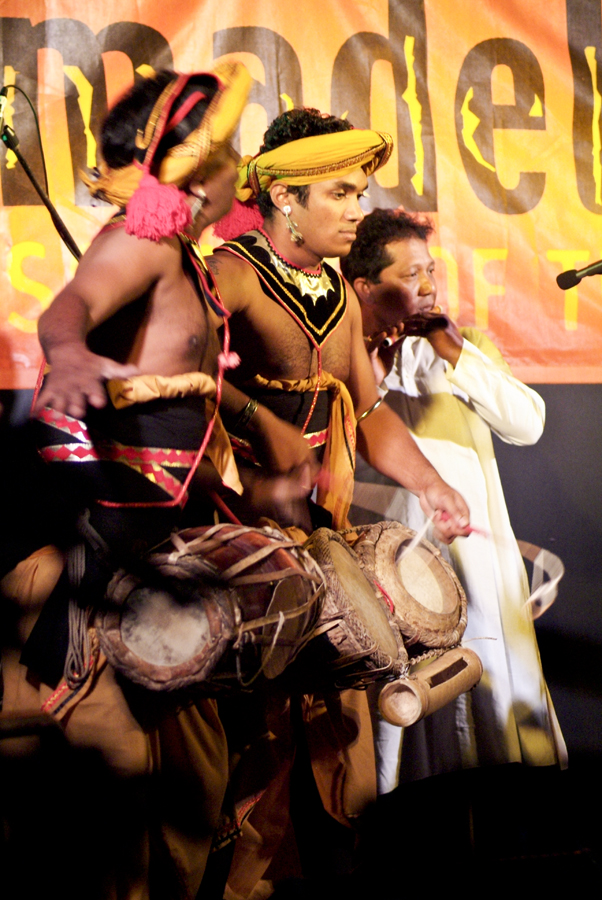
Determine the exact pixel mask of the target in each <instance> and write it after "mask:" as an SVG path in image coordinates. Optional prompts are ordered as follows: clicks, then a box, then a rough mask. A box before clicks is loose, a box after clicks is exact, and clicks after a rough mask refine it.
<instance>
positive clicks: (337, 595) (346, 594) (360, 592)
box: [299, 528, 407, 687]
mask: <svg viewBox="0 0 602 900" xmlns="http://www.w3.org/2000/svg"><path fill="white" fill-rule="evenodd" d="M304 548H305V549H306V550H307V551H308V552H309V553H310V554H311V556H312V557H313V558H314V560H315V561H316V562H317V564H318V566H319V567H320V569H321V571H322V572H323V574H324V578H325V581H326V593H325V596H324V600H323V604H322V612H321V615H320V619H319V622H318V625H317V627H316V630H315V632H314V637H313V639H312V640H311V641H310V642H309V644H308V647H307V649H306V650H305V651H304V653H303V655H302V658H301V659H300V660H299V665H301V663H304V664H305V665H307V663H308V661H310V664H311V660H312V659H313V660H315V667H317V668H318V669H320V670H322V671H323V672H326V673H327V678H326V680H327V681H328V680H329V679H330V680H331V682H332V681H334V684H335V685H336V686H337V687H362V686H364V685H366V684H367V683H369V682H371V681H377V680H380V679H386V678H395V677H398V676H399V675H400V674H401V673H402V672H403V671H405V667H406V665H407V654H406V652H405V649H404V646H403V641H402V640H401V637H400V635H399V632H398V630H397V629H396V627H395V625H394V622H393V619H392V616H391V615H390V613H389V611H388V610H387V609H386V607H385V606H384V605H383V604H382V603H381V602H380V600H379V599H378V597H377V594H376V591H375V588H374V586H373V584H372V582H371V580H370V578H369V576H368V575H367V574H366V573H365V572H363V571H362V568H361V566H360V565H359V562H358V559H357V556H356V555H355V553H354V551H353V550H352V549H351V548H350V547H349V545H348V544H347V542H346V541H345V540H344V539H343V538H342V537H341V536H340V535H338V534H337V533H336V532H334V531H330V529H328V528H319V529H318V530H317V531H314V533H313V534H312V535H311V537H310V538H309V539H308V540H307V541H306V543H305V544H304ZM308 668H309V667H308Z"/></svg>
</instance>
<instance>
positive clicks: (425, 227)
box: [341, 209, 433, 284]
mask: <svg viewBox="0 0 602 900" xmlns="http://www.w3.org/2000/svg"><path fill="white" fill-rule="evenodd" d="M432 231H433V226H432V224H431V222H430V221H429V220H428V219H425V218H421V217H420V216H417V215H413V214H411V213H407V212H403V211H402V210H397V209H375V210H374V211H373V212H371V213H370V215H368V216H366V218H365V219H364V221H363V222H360V224H359V225H358V229H357V237H356V239H355V240H354V242H353V244H352V245H351V250H350V252H349V253H348V254H347V256H345V257H343V258H342V259H341V272H342V273H343V275H344V276H345V278H346V279H347V281H348V282H349V284H353V282H354V281H355V279H356V278H365V279H366V280H367V281H370V282H372V284H377V283H378V282H379V281H380V273H381V272H382V270H383V269H386V268H387V266H390V265H392V263H393V260H392V258H391V256H390V255H389V254H388V253H387V244H392V243H394V242H395V241H407V240H409V239H410V238H418V240H421V241H426V240H428V237H429V235H430V234H432Z"/></svg>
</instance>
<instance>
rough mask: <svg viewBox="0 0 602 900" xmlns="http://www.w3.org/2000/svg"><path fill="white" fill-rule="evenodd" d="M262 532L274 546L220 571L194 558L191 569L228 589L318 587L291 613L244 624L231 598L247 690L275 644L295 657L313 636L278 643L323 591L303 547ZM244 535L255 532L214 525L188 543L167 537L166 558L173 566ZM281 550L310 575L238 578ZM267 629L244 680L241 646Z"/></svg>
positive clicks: (291, 571)
mask: <svg viewBox="0 0 602 900" xmlns="http://www.w3.org/2000/svg"><path fill="white" fill-rule="evenodd" d="M264 531H265V532H266V533H268V534H269V536H270V537H272V538H274V539H275V542H274V544H269V545H267V546H265V547H261V548H259V549H258V550H256V551H255V552H254V553H252V554H250V555H248V556H246V557H244V558H243V559H240V560H238V562H236V563H233V564H232V565H231V566H229V567H228V568H227V569H225V570H224V571H219V570H218V569H217V567H216V566H215V565H214V564H213V563H211V562H210V561H208V560H204V559H202V558H201V559H199V558H198V557H196V556H195V559H194V562H195V567H199V568H201V569H203V568H205V569H206V570H207V572H208V573H209V574H211V576H212V577H213V578H215V579H216V581H219V582H223V583H225V584H226V585H227V586H228V587H229V588H230V587H240V586H245V585H251V584H269V583H272V582H280V581H282V580H284V579H285V578H289V577H298V578H303V579H305V580H306V581H312V582H314V583H315V584H317V585H318V587H317V589H316V590H315V591H314V592H313V594H312V595H311V597H310V598H309V599H308V600H306V601H305V603H303V604H301V605H300V606H298V607H296V608H295V609H292V610H285V611H282V610H280V611H279V612H277V613H272V614H270V615H266V616H261V617H260V618H255V619H250V620H249V621H246V622H245V621H243V620H242V616H241V613H240V605H239V603H238V601H237V600H236V599H235V598H234V597H231V601H232V604H233V611H234V618H235V626H236V630H237V634H236V637H235V641H234V644H233V645H232V649H233V650H235V651H237V656H236V676H237V680H238V682H239V683H240V685H241V687H243V688H247V687H250V686H251V685H252V684H253V682H254V681H255V680H256V679H257V678H258V677H259V676H260V675H261V674H262V673H263V672H264V671H265V669H266V667H267V664H268V662H269V660H270V658H271V657H272V655H273V653H274V650H275V649H276V646H277V644H278V642H280V644H281V645H287V646H296V647H297V653H299V652H300V651H301V649H302V648H303V647H304V646H305V644H306V643H307V642H308V641H309V640H310V639H311V638H312V637H313V636H314V630H313V629H311V630H310V631H309V633H308V634H307V635H306V636H305V638H304V639H303V640H301V641H300V640H299V639H296V640H290V641H289V640H280V641H279V638H280V634H281V632H282V629H283V627H284V625H285V623H286V622H287V621H289V620H291V619H295V618H300V617H301V616H303V615H305V614H306V613H307V612H309V611H310V610H311V609H312V607H314V606H315V604H316V603H317V601H318V599H319V598H320V597H321V595H322V594H323V593H324V590H325V586H324V580H323V577H322V573H321V572H320V569H319V567H318V565H317V563H316V562H315V561H314V560H313V559H312V557H311V556H310V555H309V554H308V553H307V552H306V551H304V550H303V547H302V545H301V544H300V543H299V542H297V541H291V540H290V539H288V538H286V537H284V535H282V534H281V533H280V532H279V531H277V530H275V529H273V528H265V529H264ZM220 532H221V533H220ZM248 533H255V529H253V528H248V527H246V526H244V525H243V526H241V527H240V528H234V530H233V529H232V526H231V525H229V524H228V523H223V522H221V523H219V524H217V525H214V526H213V527H212V528H209V529H208V530H207V531H206V532H205V533H204V534H203V535H201V536H200V537H198V538H195V539H194V540H192V541H190V542H188V543H187V542H186V541H185V540H183V538H182V537H181V536H180V535H179V534H177V533H174V534H172V535H171V542H172V544H173V545H174V547H176V550H175V551H173V553H171V554H169V556H168V562H169V563H174V562H176V561H181V559H182V557H183V556H193V555H194V554H196V553H197V552H198V551H199V550H200V549H201V548H202V549H204V550H205V551H207V552H208V551H210V550H212V549H215V548H216V547H219V546H220V545H222V544H226V543H229V542H231V541H232V540H234V539H235V538H236V537H240V536H242V535H244V534H248ZM281 549H284V550H288V551H290V552H294V553H295V554H296V555H297V556H298V557H300V558H302V559H303V560H304V561H305V563H306V565H308V567H309V568H311V569H312V570H313V571H307V572H306V571H304V570H303V569H301V568H294V567H293V566H289V567H287V568H285V569H280V570H276V571H272V572H254V573H252V574H248V575H244V574H241V573H243V572H245V571H246V570H247V569H249V568H250V567H251V566H253V565H255V564H257V563H260V562H263V561H264V560H265V559H267V557H269V556H270V555H272V554H273V553H275V552H276V551H277V550H281ZM267 625H276V629H275V631H274V634H273V635H272V636H271V637H270V641H269V646H268V648H267V650H266V652H265V653H264V654H263V655H262V661H261V665H260V667H259V669H258V671H257V672H256V673H255V674H254V675H253V676H252V677H251V678H249V679H248V680H245V679H244V676H243V673H242V668H241V665H242V664H241V656H240V654H241V651H242V648H243V647H244V646H245V644H249V643H251V644H258V643H263V642H264V641H265V638H264V636H263V635H260V636H258V635H256V634H254V633H253V632H254V631H255V630H256V629H258V628H264V627H265V626H267ZM295 655H297V654H295Z"/></svg>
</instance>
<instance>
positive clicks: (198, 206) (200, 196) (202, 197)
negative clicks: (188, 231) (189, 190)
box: [190, 188, 207, 221]
mask: <svg viewBox="0 0 602 900" xmlns="http://www.w3.org/2000/svg"><path fill="white" fill-rule="evenodd" d="M194 197H195V201H194V203H193V204H192V206H191V208H190V212H191V215H192V219H193V221H194V219H196V217H197V216H198V214H199V213H200V211H201V210H202V208H203V207H204V205H205V204H206V202H207V194H206V193H205V191H204V190H203V188H197V193H196V194H194Z"/></svg>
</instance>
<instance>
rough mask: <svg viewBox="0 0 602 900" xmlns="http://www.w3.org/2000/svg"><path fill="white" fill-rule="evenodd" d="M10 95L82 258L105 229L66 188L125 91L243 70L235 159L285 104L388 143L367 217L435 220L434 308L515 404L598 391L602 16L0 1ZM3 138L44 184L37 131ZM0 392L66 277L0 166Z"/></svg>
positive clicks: (597, 12) (63, 258)
mask: <svg viewBox="0 0 602 900" xmlns="http://www.w3.org/2000/svg"><path fill="white" fill-rule="evenodd" d="M0 13H1V18H0V53H1V54H2V69H1V70H0V71H1V72H2V75H3V83H4V85H17V87H18V88H21V89H22V90H23V91H25V92H26V93H27V95H28V96H29V97H30V99H31V101H32V103H33V106H34V107H35V109H36V110H37V112H38V114H39V118H40V131H41V138H42V144H43V147H44V153H45V156H46V164H47V169H48V184H49V190H50V196H51V198H52V200H53V202H54V203H55V204H56V206H57V208H58V210H59V212H60V214H61V216H62V217H63V218H64V219H65V221H66V223H67V225H68V227H69V229H70V230H71V232H72V234H73V235H74V237H75V239H76V241H77V242H78V244H79V245H80V246H81V247H82V249H83V248H85V247H86V246H87V244H88V243H89V241H90V240H91V238H92V236H93V235H94V233H95V231H96V230H97V229H98V227H99V225H101V224H102V223H103V222H104V221H105V220H106V218H107V217H108V215H109V213H110V209H109V207H107V206H106V205H99V206H96V207H95V206H93V205H92V203H91V201H90V198H89V196H88V194H87V191H86V189H85V187H84V185H83V184H82V182H81V180H80V178H79V175H78V173H79V171H80V169H84V168H87V167H88V168H90V167H93V166H94V165H95V164H96V159H97V143H96V134H97V130H98V127H99V124H100V122H101V120H102V118H103V116H104V114H105V112H106V110H107V108H108V106H110V105H111V104H112V103H113V102H114V101H115V99H116V98H117V97H118V96H119V95H120V94H121V93H122V92H123V90H124V89H126V88H127V87H128V86H129V85H131V84H132V83H133V81H134V80H135V79H136V78H138V77H140V76H144V75H149V74H152V72H153V71H155V70H157V69H159V68H162V67H166V66H173V67H175V68H176V69H178V70H181V71H190V70H193V69H202V68H206V67H210V66H212V65H213V63H214V62H215V61H216V60H218V59H220V58H223V57H227V56H230V57H234V58H237V59H240V60H242V61H243V62H245V63H246V64H247V66H248V67H249V69H250V71H251V74H252V75H253V78H254V79H255V81H254V86H253V90H252V93H251V96H250V99H249V104H248V107H247V109H246V110H245V113H244V116H243V119H242V123H241V127H240V132H239V134H238V135H237V138H236V142H237V145H238V146H239V149H241V150H242V151H243V152H245V153H249V152H250V153H254V152H256V150H257V148H258V146H259V142H260V139H261V135H262V133H263V130H264V129H265V127H266V125H267V123H268V122H269V121H270V120H271V119H272V118H273V117H274V116H276V115H277V114H278V113H279V112H281V111H282V110H284V109H286V108H287V107H288V106H290V105H291V104H303V105H311V106H316V107H318V108H319V109H321V110H324V111H328V112H332V113H334V114H336V115H345V116H348V118H349V120H350V121H351V122H352V123H353V124H355V125H357V126H361V127H366V126H372V127H375V128H379V129H384V130H387V131H389V132H391V133H392V134H393V136H394V139H395V144H396V150H395V153H394V155H393V157H392V159H391V161H390V162H389V163H388V165H387V166H386V167H385V168H384V169H383V170H382V171H381V172H379V173H378V174H377V176H376V178H375V179H372V184H371V186H370V190H369V199H368V201H367V204H368V207H369V208H372V207H374V206H390V207H392V206H398V205H400V204H402V205H403V206H404V207H406V208H407V209H410V210H418V211H421V212H425V213H428V214H430V215H431V216H432V218H433V220H434V222H435V225H436V227H437V232H436V236H435V239H434V241H433V244H434V245H435V246H434V253H435V255H436V257H437V259H438V262H437V265H438V270H439V280H440V284H441V293H442V296H443V299H444V301H446V303H447V306H448V308H449V311H450V313H451V314H452V315H453V316H455V317H457V318H458V319H459V321H460V322H461V323H462V324H464V325H476V326H477V327H479V328H481V329H483V330H485V331H487V333H488V334H490V335H491V337H492V338H493V340H494V341H495V342H496V343H497V344H498V346H499V347H500V348H501V349H502V351H503V352H504V355H505V356H506V357H507V359H508V360H509V362H510V363H511V365H512V367H513V370H514V372H515V373H516V374H517V375H518V376H519V377H521V378H523V379H524V380H526V381H528V382H530V383H534V382H535V383H537V382H577V383H578V382H601V381H602V362H601V358H602V354H601V350H602V286H601V285H602V282H601V280H600V277H599V276H596V277H593V278H587V279H585V280H584V281H583V282H582V283H581V284H580V285H579V286H578V287H577V288H573V289H571V290H570V291H567V292H566V293H563V292H562V291H560V290H559V289H558V288H557V286H556V282H555V278H556V275H558V273H559V272H561V271H562V270H564V269H571V268H582V267H583V266H585V265H587V264H588V263H589V262H593V261H595V260H597V259H599V258H600V257H601V256H602V220H601V216H602V138H601V123H600V116H601V109H602V72H600V71H599V68H598V67H599V66H601V68H602V65H601V62H602V13H601V4H600V0H566V2H562V0H531V2H529V3H525V2H524V0H489V2H487V3H466V4H459V3H458V2H456V0H354V2H346V0H303V2H302V3H298V4H294V3H282V2H281V0H258V2H254V3H250V2H245V0H186V2H182V0H112V2H111V0H101V2H98V3H81V2H75V0H46V2H44V0H1V2H0ZM7 100H8V102H7V105H6V107H5V121H6V123H7V124H8V125H9V126H11V127H12V128H13V129H14V130H15V132H16V134H17V137H18V138H19V141H20V149H21V151H22V152H23V154H24V155H25V157H26V159H27V161H28V162H29V164H30V166H31V167H32V169H33V171H34V173H35V174H36V176H37V178H38V179H39V180H40V181H42V179H43V175H42V167H41V157H40V153H39V150H38V145H37V137H36V132H35V127H34V123H33V117H32V114H31V111H30V109H29V107H28V105H27V102H26V100H25V99H24V97H23V95H22V94H21V93H20V92H19V91H18V90H17V91H15V90H13V89H12V88H9V89H8V92H7ZM0 154H1V159H0V164H1V190H2V201H3V207H2V210H1V212H0V388H23V387H31V386H32V385H33V383H34V380H35V373H36V369H37V367H38V364H39V360H40V350H39V346H38V344H37V339H36V320H37V317H38V316H39V314H40V312H41V311H42V310H43V309H44V308H45V307H46V306H47V305H48V304H49V303H50V301H51V299H52V297H53V296H54V294H55V293H56V292H57V291H58V290H59V289H60V288H61V287H62V286H63V285H64V284H65V282H66V281H67V280H68V279H69V278H70V276H71V275H72V272H73V267H74V260H73V259H72V258H71V256H70V254H69V252H68V251H67V250H66V249H64V247H63V246H62V244H61V242H60V240H59V238H58V237H57V235H56V233H55V231H54V228H53V226H52V224H51V221H50V217H49V214H48V212H47V211H46V209H45V208H44V206H43V205H42V204H41V202H40V200H39V198H38V197H37V195H36V193H35V192H34V190H33V188H32V187H31V186H30V184H29V182H28V180H27V178H26V177H25V175H24V174H23V171H22V170H21V168H20V165H19V164H18V163H17V162H16V160H15V157H14V155H13V154H12V153H11V152H8V153H7V152H5V149H4V148H2V149H1V150H0Z"/></svg>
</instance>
